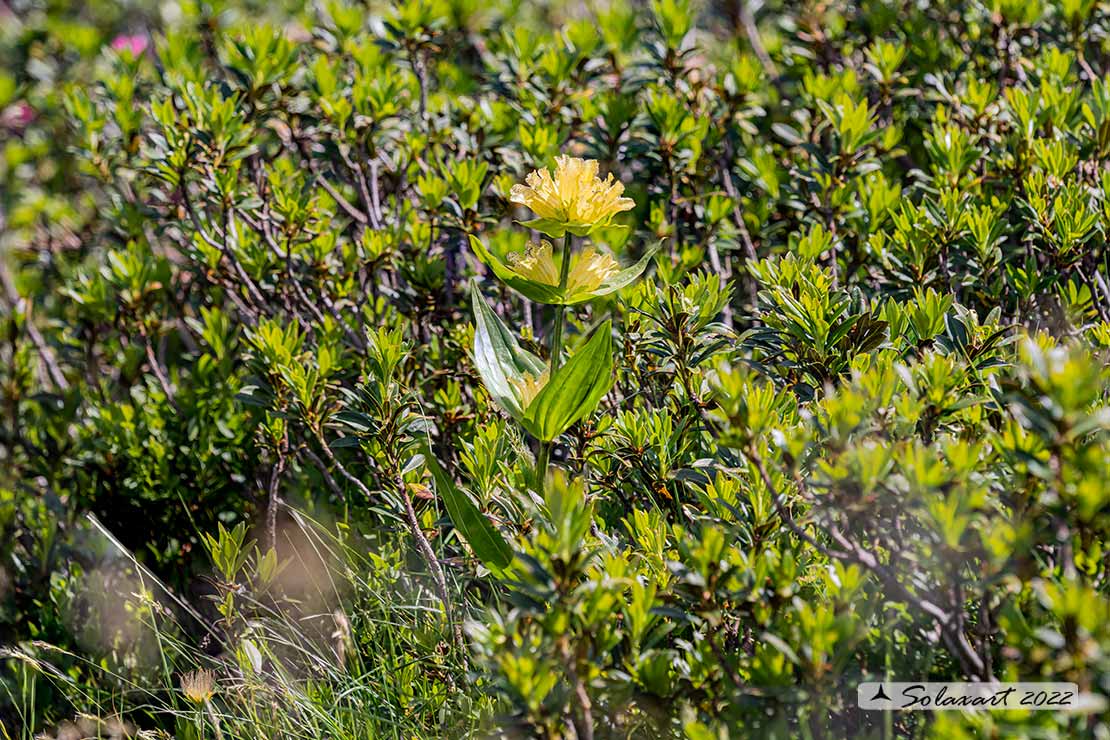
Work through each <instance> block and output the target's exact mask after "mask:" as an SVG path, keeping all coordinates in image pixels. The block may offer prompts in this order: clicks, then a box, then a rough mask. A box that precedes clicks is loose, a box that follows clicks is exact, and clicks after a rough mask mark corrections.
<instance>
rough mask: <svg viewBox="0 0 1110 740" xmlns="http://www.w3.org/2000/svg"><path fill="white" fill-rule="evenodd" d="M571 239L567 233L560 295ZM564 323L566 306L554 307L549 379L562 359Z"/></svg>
mask: <svg viewBox="0 0 1110 740" xmlns="http://www.w3.org/2000/svg"><path fill="white" fill-rule="evenodd" d="M571 239H572V237H571V235H570V234H569V233H567V235H566V238H565V240H564V241H563V254H562V257H561V260H562V263H561V264H560V265H559V293H560V294H562V293H565V292H566V290H567V277H568V276H569V275H570V250H571V246H572V245H571ZM565 323H566V306H555V327H554V330H553V331H552V333H551V345H550V346H549V347H548V350H550V355H551V372H549V373H548V376H547V377H548V378H549V379H550V378H551V377H553V376H554V375H555V371H556V370H558V369H559V365H560V364H561V362H562V359H563V325H564V324H565Z"/></svg>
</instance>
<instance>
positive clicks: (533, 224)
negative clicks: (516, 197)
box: [517, 218, 573, 239]
mask: <svg viewBox="0 0 1110 740" xmlns="http://www.w3.org/2000/svg"><path fill="white" fill-rule="evenodd" d="M517 223H518V224H520V225H521V226H524V227H527V228H529V229H535V230H536V231H538V232H540V233H541V234H547V235H548V236H550V237H551V238H552V239H561V238H563V236H564V235H565V234H566V233H567V225H566V224H565V223H563V222H562V221H555V220H554V219H550V218H533V219H529V220H527V221H517ZM572 233H573V232H572Z"/></svg>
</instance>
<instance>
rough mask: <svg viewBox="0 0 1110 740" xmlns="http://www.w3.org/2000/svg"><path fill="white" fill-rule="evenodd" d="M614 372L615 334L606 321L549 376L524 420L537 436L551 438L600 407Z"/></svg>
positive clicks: (548, 440) (546, 440)
mask: <svg viewBox="0 0 1110 740" xmlns="http://www.w3.org/2000/svg"><path fill="white" fill-rule="evenodd" d="M612 375H613V348H612V337H611V336H610V323H609V322H608V321H606V322H605V323H604V324H603V325H602V326H601V328H599V329H598V330H597V331H596V332H595V333H594V335H593V337H591V338H590V341H588V342H586V344H585V346H583V347H582V348H581V349H580V350H578V351H577V352H576V353H574V355H573V356H571V358H570V359H569V360H567V363H566V364H565V365H563V366H562V367H560V368H559V369H558V371H556V372H555V375H554V376H553V377H552V378H551V379H550V380H548V382H547V385H545V386H544V387H543V389H542V390H541V391H540V392H539V394H538V395H537V396H536V397H535V398H534V399H533V400H532V403H531V404H529V405H528V408H527V409H526V410H525V412H524V418H523V419H522V420H521V423H523V424H524V427H525V428H526V429H527V430H528V431H529V432H531V433H532V434H533V435H534V436H535V437H537V438H538V439H540V440H542V441H544V442H550V441H551V440H553V439H555V438H556V437H558V436H559V435H560V434H562V433H563V432H565V431H566V430H567V428H568V427H570V425H571V424H573V423H574V422H576V421H578V420H579V419H582V418H584V417H585V416H587V415H589V414H590V413H591V412H592V411H593V410H594V409H595V408H597V404H598V403H599V402H600V401H601V398H602V396H604V395H605V394H606V393H607V392H608V391H609V387H610V386H611V385H612V382H613V377H612Z"/></svg>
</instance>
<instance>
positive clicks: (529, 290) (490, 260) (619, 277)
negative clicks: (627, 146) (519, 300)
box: [470, 234, 660, 306]
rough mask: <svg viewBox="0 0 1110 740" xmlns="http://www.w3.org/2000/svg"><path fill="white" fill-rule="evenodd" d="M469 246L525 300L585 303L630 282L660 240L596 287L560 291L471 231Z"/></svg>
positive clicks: (641, 269)
mask: <svg viewBox="0 0 1110 740" xmlns="http://www.w3.org/2000/svg"><path fill="white" fill-rule="evenodd" d="M470 247H471V249H473V250H474V253H475V254H477V255H478V259H480V260H481V261H482V262H483V263H484V264H485V265H486V266H488V267H489V268H490V270H491V271H492V272H493V274H494V275H496V276H497V279H498V280H500V281H501V282H503V283H505V284H506V285H508V286H509V287H510V288H512V289H513V290H515V291H516V292H517V293H520V294H521V295H522V296H524V297H525V298H527V299H528V300H530V301H535V302H536V303H546V304H548V305H556V306H574V305H577V304H579V303H586V302H587V301H590V300H593V299H594V298H597V297H599V296H603V295H609V294H610V293H614V292H616V291H618V290H620V289H621V288H623V287H625V286H626V285H629V284H630V283H632V282H633V281H634V280H636V278H638V277H640V275H641V274H642V273H643V271H644V270H645V269H646V268H647V266H648V263H649V262H650V261H651V259H652V257H654V256H655V253H656V252H658V251H659V247H660V244H658V243H657V244H653V245H652V246H651V247H649V248H648V250H647V251H646V252H644V256H643V257H641V258H640V259H639V260H637V261H636V263H635V264H633V265H631V266H629V267H626V268H624V269H623V270H620V271H619V272H617V273H615V274H613V275H611V276H610V277H608V278H606V279H605V280H604V281H602V282H601V284H600V285H598V286H597V287H596V288H594V289H592V290H582V289H579V290H576V291H574V292H573V293H569V292H565V291H560V290H559V287H558V286H557V285H549V284H548V283H543V282H539V281H536V280H532V279H529V278H526V277H524V276H523V275H521V274H520V273H518V272H516V271H515V270H513V268H511V267H509V266H508V265H506V264H505V263H504V262H503V261H502V260H501V259H499V258H498V257H497V255H495V254H494V253H493V252H491V251H490V250H489V249H487V248H486V245H485V244H483V243H482V240H481V239H479V238H478V237H476V236H474V235H473V234H471V235H470Z"/></svg>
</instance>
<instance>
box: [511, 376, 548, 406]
mask: <svg viewBox="0 0 1110 740" xmlns="http://www.w3.org/2000/svg"><path fill="white" fill-rule="evenodd" d="M548 372H549V371H548V370H544V371H543V372H542V373H540V375H539V377H536V376H534V375H532V373H528V372H526V373H524V375H522V376H521V377H520V379H519V380H512V381H510V382H512V384H513V388H514V389H515V390H516V392H517V395H518V396H519V397H520V408H522V409H526V408H528V407H529V406H531V405H532V401H533V400H535V398H536V396H538V395H539V394H540V391H542V390H543V387H544V386H545V385H547V378H548Z"/></svg>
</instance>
